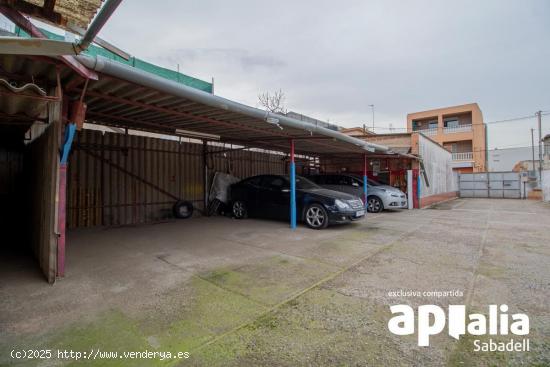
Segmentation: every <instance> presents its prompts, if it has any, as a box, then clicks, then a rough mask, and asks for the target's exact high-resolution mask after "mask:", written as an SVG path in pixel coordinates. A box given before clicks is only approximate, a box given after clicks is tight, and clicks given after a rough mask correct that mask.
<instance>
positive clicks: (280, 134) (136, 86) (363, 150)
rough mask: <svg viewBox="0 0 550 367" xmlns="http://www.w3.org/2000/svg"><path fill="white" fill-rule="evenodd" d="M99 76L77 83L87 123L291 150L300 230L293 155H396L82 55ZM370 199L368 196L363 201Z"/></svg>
mask: <svg viewBox="0 0 550 367" xmlns="http://www.w3.org/2000/svg"><path fill="white" fill-rule="evenodd" d="M78 59H79V61H80V62H81V63H82V64H84V65H85V66H87V67H88V68H90V69H92V70H94V71H96V72H97V73H98V74H99V75H100V78H99V80H98V81H93V82H91V83H90V84H89V85H88V83H85V84H84V85H80V86H79V85H78V84H76V85H75V86H74V92H77V93H78V94H80V95H81V96H82V97H81V98H83V99H84V100H85V101H86V104H87V112H86V119H87V122H90V123H96V124H101V125H107V126H113V127H119V128H131V129H137V130H143V131H150V132H156V133H164V134H171V135H180V136H187V137H191V138H198V139H202V140H203V141H219V142H222V143H229V144H236V145H239V146H243V147H247V148H262V149H267V150H275V151H280V152H287V153H289V154H290V186H291V187H290V225H291V228H293V229H294V228H296V220H297V213H296V182H295V181H296V180H295V177H296V166H295V161H294V157H295V153H298V154H303V155H308V156H322V155H329V154H346V155H348V154H349V155H350V156H355V157H363V158H364V159H365V169H364V196H365V198H366V197H367V180H366V156H367V155H368V154H378V155H379V154H383V155H386V154H387V155H393V154H394V152H391V151H390V150H389V148H387V147H385V146H382V145H377V144H372V143H368V142H366V141H364V140H360V139H357V138H353V137H350V136H348V135H345V134H342V133H340V132H338V131H335V130H331V129H328V128H325V127H323V126H319V125H316V124H312V123H309V122H304V121H300V120H297V119H293V118H290V117H287V116H285V115H282V114H276V113H271V112H267V111H263V110H260V109H257V108H253V107H250V106H246V105H244V104H241V103H238V102H234V101H231V100H228V99H225V98H222V97H219V96H215V95H213V94H210V93H207V92H204V91H201V90H197V89H194V88H192V87H189V86H185V85H182V84H180V83H177V82H175V81H171V80H168V79H165V78H162V77H159V76H157V75H153V74H150V73H147V72H145V71H142V70H139V69H136V68H132V67H130V66H128V65H125V64H122V63H118V62H116V61H113V60H110V59H107V58H104V57H101V56H95V57H90V56H79V57H78ZM365 202H366V200H365Z"/></svg>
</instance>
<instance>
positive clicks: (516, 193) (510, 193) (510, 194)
mask: <svg viewBox="0 0 550 367" xmlns="http://www.w3.org/2000/svg"><path fill="white" fill-rule="evenodd" d="M503 194H504V197H505V198H508V199H521V192H520V190H503Z"/></svg>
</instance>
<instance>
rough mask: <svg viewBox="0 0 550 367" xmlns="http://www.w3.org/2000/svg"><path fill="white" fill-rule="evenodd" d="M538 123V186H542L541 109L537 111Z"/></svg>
mask: <svg viewBox="0 0 550 367" xmlns="http://www.w3.org/2000/svg"><path fill="white" fill-rule="evenodd" d="M537 117H538V123H539V142H538V146H539V187H542V111H538V112H537Z"/></svg>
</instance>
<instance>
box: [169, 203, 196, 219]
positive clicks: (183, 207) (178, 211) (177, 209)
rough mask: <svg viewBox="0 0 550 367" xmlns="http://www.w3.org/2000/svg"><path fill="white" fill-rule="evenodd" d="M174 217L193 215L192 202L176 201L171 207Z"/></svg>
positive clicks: (184, 217) (185, 217)
mask: <svg viewBox="0 0 550 367" xmlns="http://www.w3.org/2000/svg"><path fill="white" fill-rule="evenodd" d="M172 211H173V213H174V217H176V218H179V219H187V218H191V216H192V215H193V204H192V203H191V202H190V201H183V200H180V201H177V202H176V203H175V204H174V206H173V207H172Z"/></svg>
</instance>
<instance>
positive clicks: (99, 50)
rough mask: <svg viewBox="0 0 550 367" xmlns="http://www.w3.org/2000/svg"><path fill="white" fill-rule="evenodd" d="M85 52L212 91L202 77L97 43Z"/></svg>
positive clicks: (19, 31)
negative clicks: (115, 51)
mask: <svg viewBox="0 0 550 367" xmlns="http://www.w3.org/2000/svg"><path fill="white" fill-rule="evenodd" d="M39 29H40V31H41V32H42V33H44V35H45V36H46V37H48V38H49V39H52V40H60V41H62V40H64V37H63V36H61V35H59V34H56V33H53V32H50V31H48V30H46V29H43V28H39ZM13 35H14V36H18V37H30V36H29V34H28V33H27V32H25V31H24V30H23V29H21V27H15V30H14V33H13ZM83 54H84V55H89V56H92V57H96V56H101V57H105V58H108V59H110V60H114V61H117V62H120V63H122V64H125V65H128V66H131V67H134V68H137V69H140V70H143V71H146V72H148V73H151V74H155V75H158V76H160V77H162V78H165V79H168V80H172V81H174V82H177V83H181V84H183V85H187V86H190V87H193V88H195V89H199V90H202V91H205V92H208V93H212V83H209V82H206V81H204V80H201V79H197V78H194V77H192V76H189V75H186V74H183V73H180V72H177V71H175V70H170V69H166V68H163V67H161V66H158V65H154V64H151V63H149V62H147V61H144V60H141V59H139V58H137V57H133V56H131V57H130V58H129V59H128V60H125V59H123V58H122V57H120V56H118V55H116V54H114V53H112V52H110V51H108V50H106V49H104V48H103V47H99V46H95V45H90V47H88V49H87V50H85V51H84V52H83Z"/></svg>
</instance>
